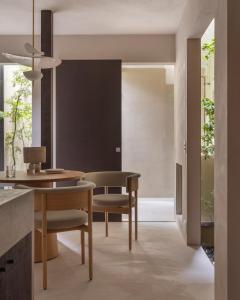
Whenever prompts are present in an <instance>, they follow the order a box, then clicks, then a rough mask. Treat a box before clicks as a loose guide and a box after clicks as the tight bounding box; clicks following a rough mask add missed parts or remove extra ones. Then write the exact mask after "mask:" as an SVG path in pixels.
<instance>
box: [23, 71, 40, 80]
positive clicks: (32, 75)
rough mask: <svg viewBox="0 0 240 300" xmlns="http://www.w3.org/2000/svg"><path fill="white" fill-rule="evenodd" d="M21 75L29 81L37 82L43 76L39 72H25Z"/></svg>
mask: <svg viewBox="0 0 240 300" xmlns="http://www.w3.org/2000/svg"><path fill="white" fill-rule="evenodd" d="M23 75H24V76H25V77H26V78H27V79H28V80H30V81H34V80H38V79H42V78H43V74H42V73H41V72H40V71H26V72H23Z"/></svg>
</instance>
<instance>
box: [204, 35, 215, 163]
mask: <svg viewBox="0 0 240 300" xmlns="http://www.w3.org/2000/svg"><path fill="white" fill-rule="evenodd" d="M202 50H203V51H204V58H205V60H206V61H209V60H210V59H212V58H213V57H214V54H215V39H212V40H211V41H210V42H209V43H205V44H203V46H202ZM201 106H202V110H203V112H204V124H203V126H202V130H203V134H202V137H201V140H202V147H201V148H202V155H203V156H204V158H205V159H207V158H209V157H211V156H213V155H214V130H215V117H214V116H215V104H214V100H213V99H210V98H208V97H204V98H202V101H201Z"/></svg>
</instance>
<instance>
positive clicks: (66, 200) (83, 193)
mask: <svg viewBox="0 0 240 300" xmlns="http://www.w3.org/2000/svg"><path fill="white" fill-rule="evenodd" d="M94 187H95V184H94V183H92V182H87V181H85V182H84V181H81V182H80V184H79V185H78V186H72V187H59V188H36V189H35V193H36V197H37V199H38V202H40V203H41V204H40V203H39V204H40V205H39V206H38V210H42V209H43V207H44V206H45V209H46V210H47V211H48V210H71V209H89V206H91V205H92V191H93V189H94ZM39 200H42V201H39Z"/></svg>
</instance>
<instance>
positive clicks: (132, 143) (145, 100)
mask: <svg viewBox="0 0 240 300" xmlns="http://www.w3.org/2000/svg"><path fill="white" fill-rule="evenodd" d="M174 161H175V160H174V66H173V65H158V64H155V65H144V64H142V65H136V64H123V68H122V169H123V170H126V171H133V172H137V173H140V174H141V179H140V188H139V221H145V222H153V221H157V222H161V221H175V216H174V198H175V178H174V177H175V165H174Z"/></svg>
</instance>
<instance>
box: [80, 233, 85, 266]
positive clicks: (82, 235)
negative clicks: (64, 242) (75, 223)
mask: <svg viewBox="0 0 240 300" xmlns="http://www.w3.org/2000/svg"><path fill="white" fill-rule="evenodd" d="M81 254H82V264H83V265H84V264H85V234H84V231H83V230H81Z"/></svg>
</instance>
